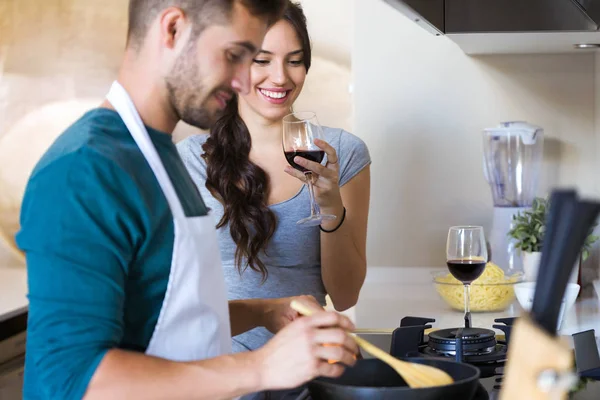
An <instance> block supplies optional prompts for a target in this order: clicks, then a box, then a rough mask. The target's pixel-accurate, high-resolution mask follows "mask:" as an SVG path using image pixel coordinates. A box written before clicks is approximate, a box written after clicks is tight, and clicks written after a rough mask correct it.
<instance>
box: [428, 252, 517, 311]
mask: <svg viewBox="0 0 600 400" xmlns="http://www.w3.org/2000/svg"><path fill="white" fill-rule="evenodd" d="M521 281H522V274H521V273H518V274H514V275H510V276H506V275H505V273H504V271H503V270H502V268H500V267H499V266H497V265H496V264H494V263H492V262H488V263H487V264H486V267H485V269H484V271H483V273H482V274H481V276H480V277H479V278H477V279H475V280H474V281H473V283H471V296H470V306H471V312H493V311H504V310H505V309H506V308H507V307H508V306H509V305H510V304H511V303H512V302H513V301H514V300H515V288H514V285H515V284H516V283H519V282H521ZM433 284H434V286H435V289H436V291H437V292H438V294H439V295H440V297H441V298H442V299H443V300H444V301H445V302H446V304H448V305H449V306H450V307H452V308H453V309H455V310H458V311H464V309H465V303H464V301H465V300H464V286H463V283H462V282H461V281H459V280H458V279H456V278H455V277H453V276H452V274H450V273H449V272H447V271H442V272H435V273H434V274H433Z"/></svg>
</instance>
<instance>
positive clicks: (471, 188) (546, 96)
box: [352, 0, 600, 270]
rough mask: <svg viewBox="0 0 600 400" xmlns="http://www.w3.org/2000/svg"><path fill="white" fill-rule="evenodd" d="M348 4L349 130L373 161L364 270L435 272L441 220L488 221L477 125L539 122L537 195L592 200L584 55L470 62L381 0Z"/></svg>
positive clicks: (594, 177)
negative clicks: (552, 192) (541, 147)
mask: <svg viewBox="0 0 600 400" xmlns="http://www.w3.org/2000/svg"><path fill="white" fill-rule="evenodd" d="M354 7H355V10H354V24H355V26H354V42H353V45H354V47H353V53H352V66H353V74H354V94H353V95H354V105H355V124H354V128H355V129H354V131H355V133H356V134H357V135H359V136H360V137H362V138H363V139H364V140H365V141H366V142H367V144H368V145H369V148H370V151H371V157H372V158H373V165H372V189H371V195H372V203H371V211H370V220H369V239H368V240H369V245H368V250H369V252H368V260H369V265H376V266H440V267H443V266H444V265H445V258H444V257H445V239H446V233H447V229H448V227H449V226H451V225H456V224H477V225H483V226H484V227H489V225H490V222H491V216H492V213H491V211H492V202H491V195H490V190H489V187H488V185H487V183H486V182H485V180H484V177H483V173H482V168H481V165H482V141H481V130H482V129H483V128H486V127H491V126H495V125H496V124H498V122H500V121H506V120H525V121H528V122H530V123H534V124H537V125H540V126H542V127H544V128H545V133H546V154H545V165H544V175H543V179H542V185H541V187H540V190H539V193H540V194H542V195H543V194H545V193H546V192H547V190H548V188H550V187H553V186H555V185H560V186H575V187H577V188H578V189H579V190H581V191H582V192H583V193H585V194H589V195H600V174H599V172H600V157H598V154H599V150H600V146H599V144H600V131H599V128H598V127H600V120H599V118H600V117H598V115H599V114H600V109H599V108H598V107H597V105H596V104H597V99H598V98H599V97H598V95H600V88H599V85H598V83H596V86H594V82H597V80H596V79H597V76H598V75H597V74H595V71H596V70H597V69H598V67H597V64H596V56H595V55H594V53H585V54H577V55H572V54H571V55H538V56H529V55H520V56H487V57H480V58H473V57H469V56H467V55H465V54H464V53H463V52H462V51H461V50H460V49H459V48H458V46H456V45H455V44H454V43H453V42H451V41H450V40H449V39H447V38H446V37H436V36H433V35H431V34H429V33H428V32H426V31H425V30H423V29H421V28H420V27H418V26H417V25H416V24H414V23H413V22H412V21H410V20H408V19H407V18H405V17H404V16H403V15H401V14H400V13H399V12H396V11H395V10H394V9H392V8H391V7H390V6H388V5H387V4H386V3H384V2H383V1H382V0H355V1H354ZM596 110H598V112H596ZM589 263H591V265H592V266H593V269H594V270H595V269H596V266H597V265H598V264H597V261H596V260H594V259H591V260H590V261H589Z"/></svg>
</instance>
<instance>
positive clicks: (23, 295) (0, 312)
mask: <svg viewBox="0 0 600 400" xmlns="http://www.w3.org/2000/svg"><path fill="white" fill-rule="evenodd" d="M28 304H29V302H28V301H27V271H26V270H25V267H0V321H4V320H6V319H8V318H10V317H12V316H14V315H17V314H19V313H22V312H24V311H26V310H27V305H28Z"/></svg>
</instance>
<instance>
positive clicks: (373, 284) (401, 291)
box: [0, 267, 600, 337]
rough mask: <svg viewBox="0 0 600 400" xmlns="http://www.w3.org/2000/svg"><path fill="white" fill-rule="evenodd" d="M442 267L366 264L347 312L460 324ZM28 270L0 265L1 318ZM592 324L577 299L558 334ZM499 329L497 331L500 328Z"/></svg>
mask: <svg viewBox="0 0 600 400" xmlns="http://www.w3.org/2000/svg"><path fill="white" fill-rule="evenodd" d="M439 270H443V268H426V267H370V268H369V272H368V275H367V279H366V281H365V284H364V286H363V289H362V291H361V295H360V299H359V301H358V304H357V305H356V307H354V309H353V310H351V311H349V314H350V315H351V316H352V318H353V319H354V321H355V323H356V326H357V328H358V329H386V330H393V329H395V328H397V327H398V326H400V320H401V319H402V318H403V317H406V316H414V317H427V318H433V319H435V320H436V321H435V322H434V323H433V326H434V327H435V328H451V327H456V326H461V325H462V323H463V314H462V313H461V312H458V311H455V310H452V309H451V308H450V307H449V306H448V305H447V304H446V303H444V301H443V300H442V299H441V298H440V297H439V296H438V294H437V292H436V291H435V288H434V287H433V284H432V282H431V272H432V271H439ZM26 295H27V273H26V270H25V268H24V267H12V268H11V267H0V321H2V320H5V319H7V318H10V317H11V316H13V315H15V314H18V313H19V312H22V311H24V310H26V309H27V305H28V301H27V297H26ZM521 313H522V311H521V308H520V307H519V305H518V303H517V302H516V300H515V303H514V304H513V305H512V306H510V307H509V308H508V309H507V310H506V311H504V312H500V313H473V314H472V322H473V326H478V327H482V328H490V329H491V327H492V325H493V324H494V319H496V318H503V317H516V316H519V315H520V314H521ZM588 329H595V331H596V336H598V337H600V301H599V300H598V299H597V298H592V299H584V300H580V301H578V302H577V303H576V304H575V305H574V306H573V308H571V309H570V310H569V311H568V312H567V313H566V316H565V319H564V320H563V323H562V326H561V329H560V333H561V334H563V335H569V336H570V335H572V334H573V333H576V332H581V331H585V330H588ZM498 332H499V333H501V332H500V331H498Z"/></svg>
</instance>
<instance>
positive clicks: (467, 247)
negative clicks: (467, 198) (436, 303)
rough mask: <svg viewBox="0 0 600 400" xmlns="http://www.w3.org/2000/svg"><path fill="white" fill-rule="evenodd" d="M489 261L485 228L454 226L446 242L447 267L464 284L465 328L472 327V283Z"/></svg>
mask: <svg viewBox="0 0 600 400" xmlns="http://www.w3.org/2000/svg"><path fill="white" fill-rule="evenodd" d="M487 259H488V254H487V244H486V241H485V235H484V233H483V227H481V226H453V227H451V228H450V230H449V231H448V240H447V242H446V265H447V266H448V269H449V270H450V273H451V274H452V276H454V277H455V278H456V279H458V280H459V281H461V282H462V284H463V286H464V288H465V289H464V292H465V295H464V297H465V328H470V327H471V309H470V306H469V303H470V300H471V299H470V293H471V282H473V281H474V280H475V279H477V278H479V277H480V276H481V274H482V273H483V271H484V269H485V265H486V262H487Z"/></svg>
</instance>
